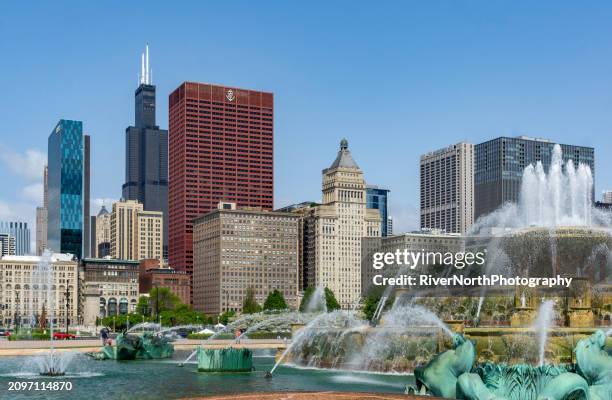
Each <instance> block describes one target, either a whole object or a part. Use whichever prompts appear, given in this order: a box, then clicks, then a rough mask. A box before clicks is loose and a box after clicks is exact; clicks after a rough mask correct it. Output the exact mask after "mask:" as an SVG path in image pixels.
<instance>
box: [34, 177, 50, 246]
mask: <svg viewBox="0 0 612 400" xmlns="http://www.w3.org/2000/svg"><path fill="white" fill-rule="evenodd" d="M48 199H49V196H48V169H47V166H46V165H45V168H44V171H43V205H42V207H36V255H37V256H41V255H42V254H43V251H45V249H46V248H47V210H48V208H49V200H48Z"/></svg>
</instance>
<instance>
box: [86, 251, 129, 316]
mask: <svg viewBox="0 0 612 400" xmlns="http://www.w3.org/2000/svg"><path fill="white" fill-rule="evenodd" d="M138 265H139V263H138V261H130V260H112V259H108V258H105V259H101V258H85V259H82V260H81V262H80V267H79V281H80V292H79V305H80V309H81V312H82V316H83V323H84V324H85V325H87V326H92V325H95V322H96V317H99V318H104V317H108V316H114V315H125V314H128V313H133V312H135V311H136V304H138V297H139V295H140V293H139V291H138Z"/></svg>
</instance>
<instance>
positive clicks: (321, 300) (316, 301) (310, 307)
mask: <svg viewBox="0 0 612 400" xmlns="http://www.w3.org/2000/svg"><path fill="white" fill-rule="evenodd" d="M304 311H305V312H320V311H323V312H327V301H326V299H325V288H324V287H323V286H317V288H316V289H315V291H314V292H313V293H312V295H311V296H310V299H309V300H308V304H306V309H305V310H304Z"/></svg>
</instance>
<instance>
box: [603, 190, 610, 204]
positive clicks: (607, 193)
mask: <svg viewBox="0 0 612 400" xmlns="http://www.w3.org/2000/svg"><path fill="white" fill-rule="evenodd" d="M601 202H602V203H606V204H612V190H604V192H603V193H602V195H601Z"/></svg>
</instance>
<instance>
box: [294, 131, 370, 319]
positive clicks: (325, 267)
mask: <svg viewBox="0 0 612 400" xmlns="http://www.w3.org/2000/svg"><path fill="white" fill-rule="evenodd" d="M302 214H303V216H304V217H303V218H304V221H303V233H302V246H303V248H304V250H303V265H302V268H303V279H304V283H303V286H304V287H305V288H306V287H319V286H321V287H328V288H329V289H331V290H332V291H333V292H334V294H335V295H336V299H337V300H338V302H339V303H340V305H341V306H342V307H343V308H351V307H352V306H353V305H354V303H355V302H356V301H357V300H358V299H359V297H360V295H361V240H362V238H364V237H380V234H381V218H380V213H379V210H375V209H368V208H367V207H366V183H365V180H364V177H363V172H362V171H361V169H360V168H359V166H358V165H357V163H356V162H355V161H354V160H353V157H352V156H351V152H350V151H349V149H348V141H346V139H342V141H341V142H340V151H338V155H337V157H336V159H335V161H334V162H333V163H332V165H331V166H330V167H329V168H327V169H324V170H323V201H322V202H321V204H320V205H315V206H312V207H309V208H306V209H303V210H302Z"/></svg>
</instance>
